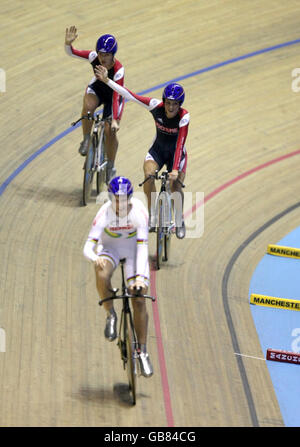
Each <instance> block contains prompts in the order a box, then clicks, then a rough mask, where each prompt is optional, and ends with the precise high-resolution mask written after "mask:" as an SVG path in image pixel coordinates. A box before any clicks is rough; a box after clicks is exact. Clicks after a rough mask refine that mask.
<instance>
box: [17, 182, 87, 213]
mask: <svg viewBox="0 0 300 447" xmlns="http://www.w3.org/2000/svg"><path fill="white" fill-rule="evenodd" d="M11 186H12V185H11ZM16 194H17V195H18V196H21V197H22V198H24V199H27V200H32V201H34V202H40V201H42V202H51V203H55V204H57V205H60V206H63V207H67V208H78V207H79V206H81V203H80V200H81V195H82V192H81V189H77V190H74V189H72V190H71V191H63V190H62V189H58V188H52V187H50V186H45V185H44V186H42V185H41V186H39V185H37V187H36V188H34V187H29V186H28V187H26V186H24V185H22V188H19V187H16Z"/></svg>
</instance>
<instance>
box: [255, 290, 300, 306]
mask: <svg viewBox="0 0 300 447" xmlns="http://www.w3.org/2000/svg"><path fill="white" fill-rule="evenodd" d="M250 303H251V304H256V305H258V306H266V307H276V308H277V309H278V308H279V309H288V310H300V301H298V300H290V299H286V298H277V297H275V296H266V295H258V294H256V293H252V294H251V296H250Z"/></svg>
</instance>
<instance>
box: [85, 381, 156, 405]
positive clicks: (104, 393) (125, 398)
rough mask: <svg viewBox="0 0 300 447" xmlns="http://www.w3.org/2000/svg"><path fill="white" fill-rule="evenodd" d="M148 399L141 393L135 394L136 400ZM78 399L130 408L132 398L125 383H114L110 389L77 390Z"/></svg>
mask: <svg viewBox="0 0 300 447" xmlns="http://www.w3.org/2000/svg"><path fill="white" fill-rule="evenodd" d="M145 397H149V396H147V395H146V394H143V393H139V392H138V393H137V398H145ZM79 398H80V399H82V400H84V401H88V402H93V403H99V404H105V403H112V402H113V401H114V402H118V403H119V404H120V405H121V406H123V407H132V397H131V395H130V393H129V389H128V384H127V383H115V384H114V386H113V389H111V388H93V387H89V386H85V387H82V388H81V389H80V390H79Z"/></svg>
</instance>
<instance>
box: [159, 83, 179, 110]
mask: <svg viewBox="0 0 300 447" xmlns="http://www.w3.org/2000/svg"><path fill="white" fill-rule="evenodd" d="M162 99H163V101H164V100H165V99H173V100H174V101H178V102H179V103H180V105H181V104H182V103H183V101H184V90H183V87H181V85H179V84H177V83H176V82H172V83H171V84H168V85H167V86H166V87H165V89H164V91H163V96H162Z"/></svg>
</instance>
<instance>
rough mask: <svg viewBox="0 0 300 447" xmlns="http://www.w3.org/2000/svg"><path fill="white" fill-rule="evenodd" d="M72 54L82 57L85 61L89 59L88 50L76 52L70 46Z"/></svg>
mask: <svg viewBox="0 0 300 447" xmlns="http://www.w3.org/2000/svg"><path fill="white" fill-rule="evenodd" d="M71 50H72V54H73V55H74V56H77V57H84V58H85V59H88V58H89V54H90V52H91V51H90V50H76V48H74V47H72V45H71Z"/></svg>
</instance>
